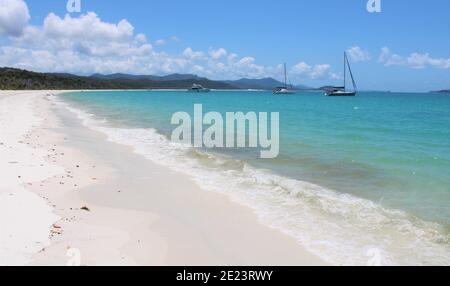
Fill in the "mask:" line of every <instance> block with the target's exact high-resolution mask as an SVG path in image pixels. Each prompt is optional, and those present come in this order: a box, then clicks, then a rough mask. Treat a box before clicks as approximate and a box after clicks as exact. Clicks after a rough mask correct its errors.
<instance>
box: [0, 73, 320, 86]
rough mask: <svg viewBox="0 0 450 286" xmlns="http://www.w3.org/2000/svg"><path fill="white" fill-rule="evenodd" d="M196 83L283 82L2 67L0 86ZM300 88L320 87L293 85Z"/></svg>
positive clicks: (262, 84)
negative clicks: (64, 71)
mask: <svg viewBox="0 0 450 286" xmlns="http://www.w3.org/2000/svg"><path fill="white" fill-rule="evenodd" d="M194 83H196V84H201V85H202V86H204V87H206V88H210V89H231V90H232V89H260V90H272V89H274V88H276V87H278V86H283V85H284V84H283V83H281V82H280V81H277V80H275V79H273V78H262V79H246V78H243V79H239V80H224V81H216V80H210V79H207V78H203V77H199V76H197V75H193V74H171V75H166V76H155V75H130V74H121V73H116V74H109V75H103V74H93V75H91V76H78V75H73V74H68V73H39V72H32V71H27V70H21V69H16V68H8V67H5V68H0V89H3V90H45V89H49V90H62V89H74V90H78V89H187V88H190V87H191V86H192V85H193V84H194ZM293 88H295V89H299V90H320V89H314V88H309V87H307V86H302V85H299V86H294V87H293Z"/></svg>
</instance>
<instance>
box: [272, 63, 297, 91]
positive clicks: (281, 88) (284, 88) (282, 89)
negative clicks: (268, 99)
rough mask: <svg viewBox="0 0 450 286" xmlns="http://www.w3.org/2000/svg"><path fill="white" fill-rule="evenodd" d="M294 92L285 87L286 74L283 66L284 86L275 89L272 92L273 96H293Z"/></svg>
mask: <svg viewBox="0 0 450 286" xmlns="http://www.w3.org/2000/svg"><path fill="white" fill-rule="evenodd" d="M294 93H295V91H293V90H292V89H289V88H288V85H287V72H286V64H284V86H281V87H276V88H275V89H274V90H273V94H294Z"/></svg>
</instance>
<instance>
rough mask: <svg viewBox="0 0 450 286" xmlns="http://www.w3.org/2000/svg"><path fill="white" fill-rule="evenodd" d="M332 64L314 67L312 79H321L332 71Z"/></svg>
mask: <svg viewBox="0 0 450 286" xmlns="http://www.w3.org/2000/svg"><path fill="white" fill-rule="evenodd" d="M330 68H331V66H330V65H316V66H314V68H313V71H312V72H311V78H312V79H319V78H322V77H324V76H326V75H328V73H329V71H330Z"/></svg>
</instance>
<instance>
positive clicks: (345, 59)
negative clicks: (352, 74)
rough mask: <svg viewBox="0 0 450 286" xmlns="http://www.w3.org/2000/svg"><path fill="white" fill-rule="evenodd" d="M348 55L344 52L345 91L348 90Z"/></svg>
mask: <svg viewBox="0 0 450 286" xmlns="http://www.w3.org/2000/svg"><path fill="white" fill-rule="evenodd" d="M346 64H347V53H346V52H344V90H346V82H347V67H346Z"/></svg>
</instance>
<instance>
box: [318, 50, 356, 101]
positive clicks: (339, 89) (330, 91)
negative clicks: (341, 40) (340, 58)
mask: <svg viewBox="0 0 450 286" xmlns="http://www.w3.org/2000/svg"><path fill="white" fill-rule="evenodd" d="M347 66H348V70H349V71H350V76H351V78H352V84H353V90H347V88H346V84H347V83H346V82H347ZM357 92H358V91H357V89H356V82H355V78H354V77H353V73H352V68H351V67H350V62H349V61H348V57H347V53H346V52H344V86H334V87H330V88H327V89H326V90H325V95H327V96H356V94H357Z"/></svg>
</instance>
